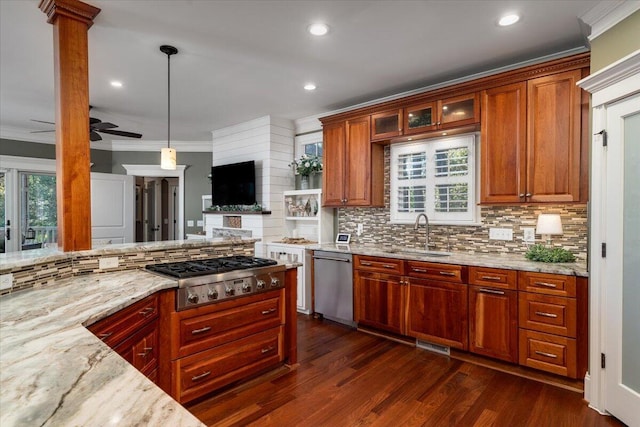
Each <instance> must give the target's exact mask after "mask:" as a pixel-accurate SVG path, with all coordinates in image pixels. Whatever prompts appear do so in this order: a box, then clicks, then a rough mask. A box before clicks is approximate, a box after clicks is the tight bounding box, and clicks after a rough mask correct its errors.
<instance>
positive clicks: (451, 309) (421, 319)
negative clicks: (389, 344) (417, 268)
mask: <svg viewBox="0 0 640 427" xmlns="http://www.w3.org/2000/svg"><path fill="white" fill-rule="evenodd" d="M409 282H410V283H409V294H408V297H407V299H408V304H407V310H408V313H407V335H409V336H412V337H415V338H418V339H422V340H425V341H430V342H433V343H437V344H443V345H448V346H450V347H455V348H459V349H462V350H466V349H467V348H468V337H467V332H468V329H467V312H468V307H467V285H465V284H459V283H450V282H437V281H434V280H424V279H416V278H413V277H411V278H409Z"/></svg>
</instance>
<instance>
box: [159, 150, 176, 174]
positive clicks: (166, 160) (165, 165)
mask: <svg viewBox="0 0 640 427" xmlns="http://www.w3.org/2000/svg"><path fill="white" fill-rule="evenodd" d="M160 155H161V157H160V168H161V169H167V170H176V150H175V149H173V148H163V149H162V151H161V154H160Z"/></svg>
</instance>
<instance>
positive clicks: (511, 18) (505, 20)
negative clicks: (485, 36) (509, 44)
mask: <svg viewBox="0 0 640 427" xmlns="http://www.w3.org/2000/svg"><path fill="white" fill-rule="evenodd" d="M519 20H520V17H519V16H518V15H516V14H515V13H510V14H509V15H505V16H503V17H502V18H500V20H499V21H498V25H500V26H501V27H507V26H509V25H513V24H515V23H516V22H518V21H519Z"/></svg>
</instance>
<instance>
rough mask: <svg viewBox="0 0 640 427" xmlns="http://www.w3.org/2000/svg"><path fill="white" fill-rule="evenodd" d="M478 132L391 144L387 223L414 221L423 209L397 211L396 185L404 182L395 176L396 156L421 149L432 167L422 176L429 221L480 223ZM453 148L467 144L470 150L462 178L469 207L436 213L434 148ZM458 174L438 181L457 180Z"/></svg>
mask: <svg viewBox="0 0 640 427" xmlns="http://www.w3.org/2000/svg"><path fill="white" fill-rule="evenodd" d="M479 139H480V138H479V135H478V134H477V133H472V134H463V135H455V136H450V137H443V138H435V139H424V140H419V141H412V142H407V143H401V144H392V145H391V151H390V163H391V164H390V184H391V185H390V187H391V188H390V203H389V209H390V221H389V222H390V223H392V224H413V223H414V222H415V219H416V216H417V215H418V214H420V213H422V212H420V211H416V212H398V187H399V186H400V185H402V184H403V182H402V181H400V180H398V179H397V176H398V162H397V159H398V156H400V155H402V154H408V153H415V152H420V151H424V152H426V154H427V163H428V164H430V165H431V167H428V168H427V171H428V172H427V177H426V179H424V181H425V183H426V184H427V192H426V196H425V197H426V200H425V209H426V212H424V213H426V214H427V216H428V217H429V222H430V223H431V224H442V225H477V226H479V225H481V224H480V208H479V207H478V204H477V201H478V190H479V188H480V187H479V182H480V181H479V179H478V174H479V167H478V157H479V156H478V155H477V153H478V143H479ZM456 147H466V148H467V149H468V150H469V157H468V159H469V163H468V167H469V172H468V174H467V175H466V176H465V179H463V181H464V182H466V183H467V184H468V195H469V200H468V210H467V212H436V211H435V203H434V199H435V195H434V191H435V184H436V182H435V179H436V177H435V162H434V160H433V159H434V157H435V153H436V151H437V150H447V149H451V148H456ZM459 181H460V178H458V177H449V178H446V179H443V180H442V181H441V182H439V183H441V184H446V183H450V182H459Z"/></svg>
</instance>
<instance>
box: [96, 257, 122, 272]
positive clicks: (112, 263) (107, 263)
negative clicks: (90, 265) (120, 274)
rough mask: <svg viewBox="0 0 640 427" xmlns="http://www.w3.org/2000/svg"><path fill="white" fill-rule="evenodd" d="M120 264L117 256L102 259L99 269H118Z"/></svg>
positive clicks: (99, 262)
mask: <svg viewBox="0 0 640 427" xmlns="http://www.w3.org/2000/svg"><path fill="white" fill-rule="evenodd" d="M118 265H119V262H118V257H117V256H112V257H109V258H100V261H98V268H99V269H100V270H106V269H109V268H118Z"/></svg>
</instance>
